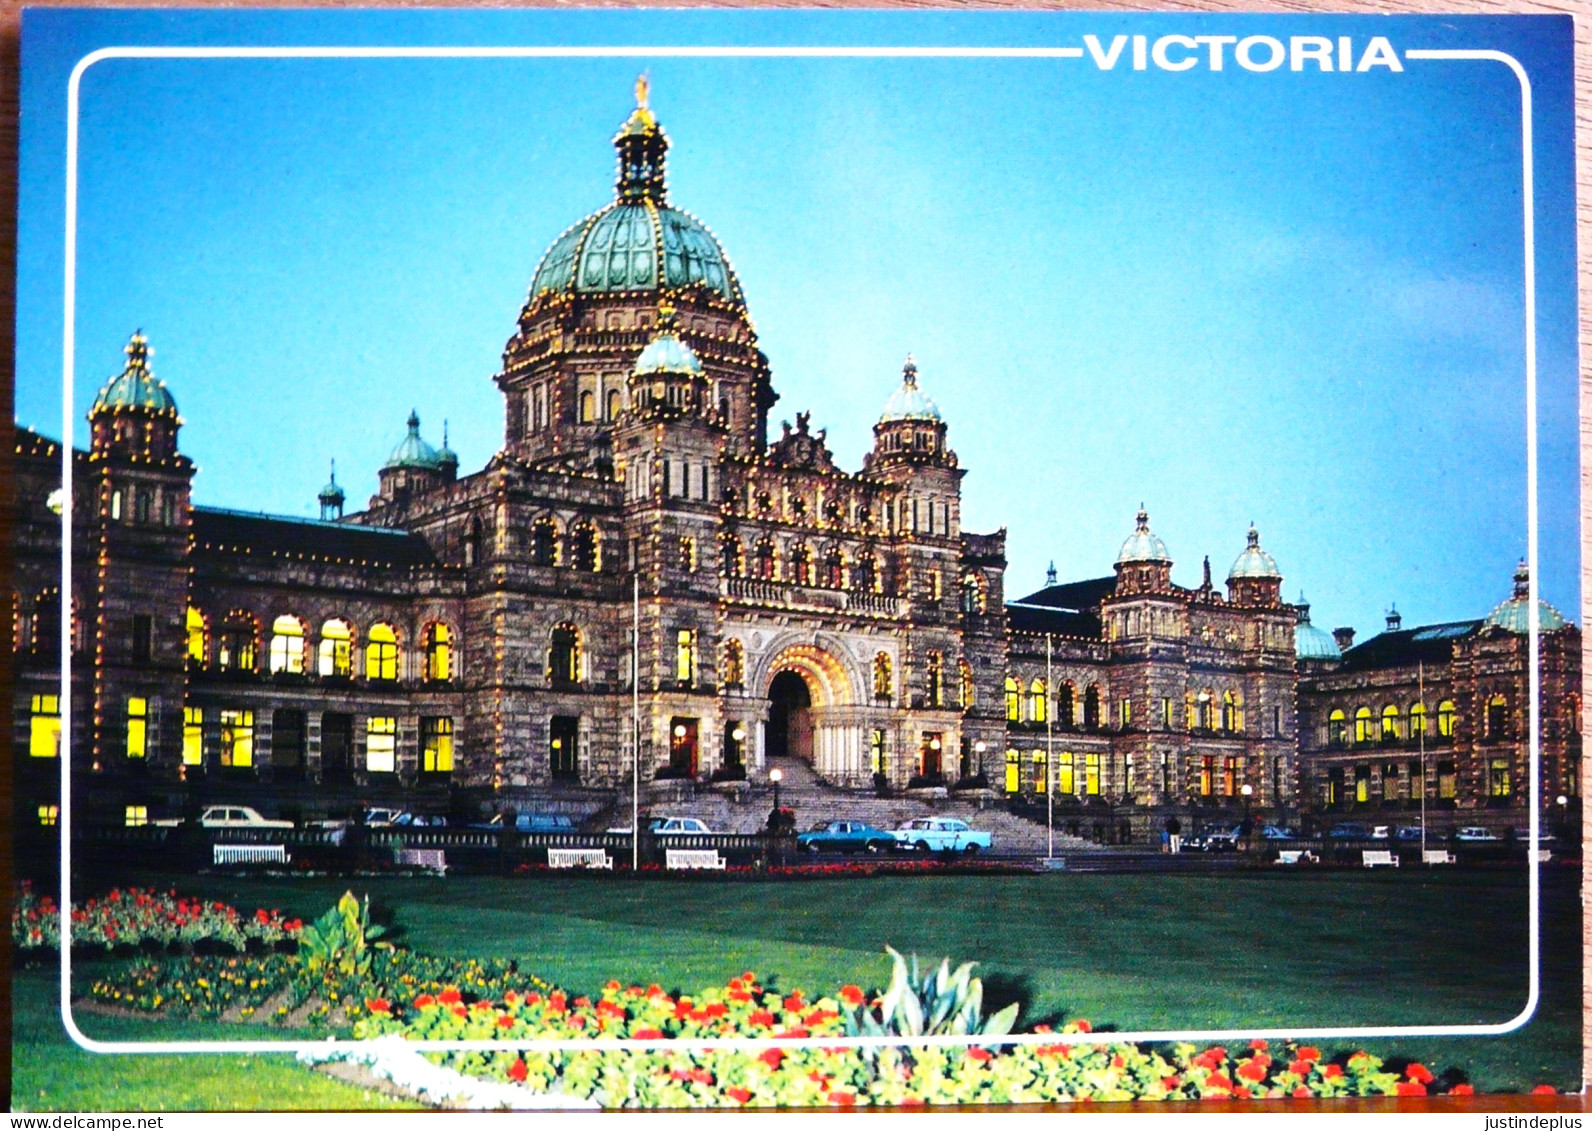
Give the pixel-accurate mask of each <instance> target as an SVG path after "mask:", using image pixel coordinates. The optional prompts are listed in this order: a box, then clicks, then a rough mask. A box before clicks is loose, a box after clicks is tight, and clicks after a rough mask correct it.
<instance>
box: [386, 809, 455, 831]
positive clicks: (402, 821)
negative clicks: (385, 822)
mask: <svg viewBox="0 0 1592 1131" xmlns="http://www.w3.org/2000/svg"><path fill="white" fill-rule="evenodd" d="M392 824H393V827H394V828H399V829H445V828H447V827H448V818H446V817H433V816H428V815H427V814H425V813H410V812H408V811H407V810H406V811H404V812H402V813H399V814H398V815H397V816H396V817H394V818H393V820H392Z"/></svg>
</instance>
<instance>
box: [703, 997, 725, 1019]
mask: <svg viewBox="0 0 1592 1131" xmlns="http://www.w3.org/2000/svg"><path fill="white" fill-rule="evenodd" d="M729 1011H730V1007H729V1006H727V1005H725V1004H724V1003H723V1002H722V1001H712V1002H709V1003H708V1004H707V1005H704V1006H703V1007H702V1012H703V1014H704V1015H705V1016H708V1017H723V1016H724V1015H725V1014H726V1013H728V1012H729Z"/></svg>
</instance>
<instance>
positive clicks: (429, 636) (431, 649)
mask: <svg viewBox="0 0 1592 1131" xmlns="http://www.w3.org/2000/svg"><path fill="white" fill-rule="evenodd" d="M452 666H453V633H452V632H451V631H450V630H449V628H448V626H447V625H445V624H434V625H432V626H431V628H430V629H429V630H427V632H426V678H427V679H429V680H431V681H432V682H433V683H444V682H446V681H447V680H448V678H449V677H450V676H451V675H452V674H453V673H452Z"/></svg>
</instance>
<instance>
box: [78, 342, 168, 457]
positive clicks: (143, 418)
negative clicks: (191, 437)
mask: <svg viewBox="0 0 1592 1131" xmlns="http://www.w3.org/2000/svg"><path fill="white" fill-rule="evenodd" d="M123 352H124V353H125V354H127V365H126V366H125V367H124V368H123V369H122V371H121V372H120V373H118V374H117V375H116V376H114V377H112V378H111V379H110V380H109V381H107V382H105V385H104V386H103V387H102V388H101V389H100V391H99V393H98V394H97V395H96V396H95V397H94V404H93V407H91V408H90V409H89V411H88V419H89V424H90V425H91V427H92V432H93V448H94V451H95V452H96V453H97V454H99V455H101V456H104V455H107V454H110V453H111V452H113V451H114V452H115V453H116V454H118V455H122V456H130V457H136V458H138V459H140V460H143V461H163V460H169V459H172V458H173V457H175V456H176V454H177V430H178V429H179V428H181V427H182V418H181V417H180V416H178V415H177V402H176V401H175V400H173V399H172V395H171V393H170V392H169V391H168V390H167V389H166V384H165V382H163V381H160V380H158V379H157V378H156V377H155V374H154V371H153V370H151V369H150V367H149V358H150V356H151V355H152V354H154V352H155V351H154V350H153V349H151V348H150V346H149V342H148V340H147V339H146V338H145V337H144V332H143V331H142V330H135V331H134V332H133V336H132V337H131V338H130V339H128V342H127V346H126V348H125V349H124V350H123Z"/></svg>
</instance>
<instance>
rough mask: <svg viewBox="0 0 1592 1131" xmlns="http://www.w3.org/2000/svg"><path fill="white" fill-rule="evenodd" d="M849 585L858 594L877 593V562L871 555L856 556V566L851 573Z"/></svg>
mask: <svg viewBox="0 0 1592 1131" xmlns="http://www.w3.org/2000/svg"><path fill="white" fill-rule="evenodd" d="M851 585H852V588H854V589H856V590H857V591H858V592H859V593H875V592H878V589H879V562H878V559H877V558H875V557H874V556H873V555H872V554H871V553H862V554H858V555H857V564H856V565H855V566H854V567H853V568H852V571H851Z"/></svg>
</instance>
